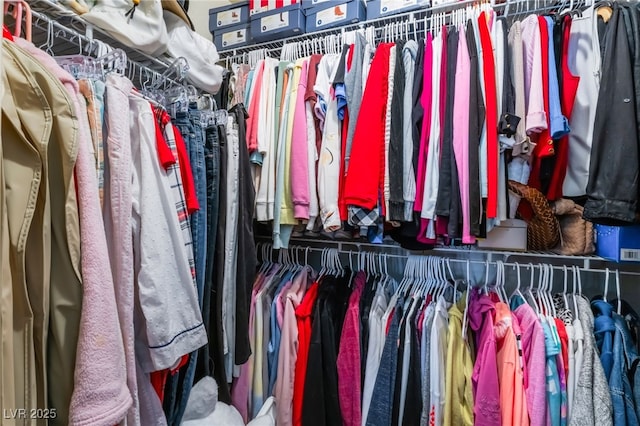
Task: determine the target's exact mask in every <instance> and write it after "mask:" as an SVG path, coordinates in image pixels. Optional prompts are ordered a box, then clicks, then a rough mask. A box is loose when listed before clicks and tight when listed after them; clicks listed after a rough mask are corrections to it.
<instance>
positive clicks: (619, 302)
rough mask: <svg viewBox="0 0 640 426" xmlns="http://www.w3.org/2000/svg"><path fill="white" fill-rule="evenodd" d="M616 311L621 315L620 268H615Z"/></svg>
mask: <svg viewBox="0 0 640 426" xmlns="http://www.w3.org/2000/svg"><path fill="white" fill-rule="evenodd" d="M616 299H617V301H616V304H617V306H616V312H617V313H618V315H622V297H620V270H618V269H616Z"/></svg>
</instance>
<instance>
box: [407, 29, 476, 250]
mask: <svg viewBox="0 0 640 426" xmlns="http://www.w3.org/2000/svg"><path fill="white" fill-rule="evenodd" d="M457 64H458V67H457V69H456V81H455V92H456V93H455V98H454V104H453V115H454V117H456V125H455V126H454V127H453V152H454V154H455V159H456V167H457V170H458V179H459V181H460V198H461V201H462V242H463V243H464V244H473V243H474V242H475V238H474V237H473V236H472V235H471V218H470V210H469V103H470V98H469V93H470V81H471V76H470V72H471V71H470V58H469V50H468V49H467V37H466V35H465V27H464V26H460V33H459V38H458V58H457ZM417 201H418V200H417V198H416V203H417Z"/></svg>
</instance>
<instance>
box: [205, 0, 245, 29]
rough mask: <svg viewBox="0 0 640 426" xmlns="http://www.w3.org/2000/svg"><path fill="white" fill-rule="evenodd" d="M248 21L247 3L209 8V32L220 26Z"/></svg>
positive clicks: (224, 26)
mask: <svg viewBox="0 0 640 426" xmlns="http://www.w3.org/2000/svg"><path fill="white" fill-rule="evenodd" d="M247 23H249V3H248V2H247V1H244V2H242V3H236V4H227V5H225V6H221V7H214V8H213V9H209V32H211V33H214V32H216V31H217V30H219V29H221V28H226V27H230V26H232V25H241V24H247Z"/></svg>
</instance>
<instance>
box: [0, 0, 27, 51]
mask: <svg viewBox="0 0 640 426" xmlns="http://www.w3.org/2000/svg"><path fill="white" fill-rule="evenodd" d="M23 12H24V30H25V31H24V32H25V36H24V38H25V40H27V41H29V42H30V41H31V30H32V21H33V16H32V14H31V7H30V6H29V3H28V2H26V1H25V0H5V2H4V14H5V15H7V14H9V13H11V16H13V19H14V20H15V23H16V24H15V25H16V26H15V28H14V30H13V36H14V37H20V36H21V35H22V18H23Z"/></svg>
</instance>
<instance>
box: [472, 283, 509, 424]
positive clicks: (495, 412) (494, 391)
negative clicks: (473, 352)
mask: <svg viewBox="0 0 640 426" xmlns="http://www.w3.org/2000/svg"><path fill="white" fill-rule="evenodd" d="M495 314H496V311H495V303H494V302H493V301H492V300H491V298H490V297H489V296H486V295H484V294H480V293H479V292H478V291H477V290H475V291H474V292H473V295H472V296H471V303H470V305H469V310H468V315H469V326H470V327H471V328H472V329H473V331H475V334H476V348H477V358H476V363H475V365H474V366H473V375H472V377H471V379H472V382H473V401H474V406H473V413H474V415H475V423H474V424H475V426H500V425H501V421H502V411H501V410H500V383H499V379H498V367H497V362H498V361H497V350H496V336H495V332H494V318H495Z"/></svg>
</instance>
